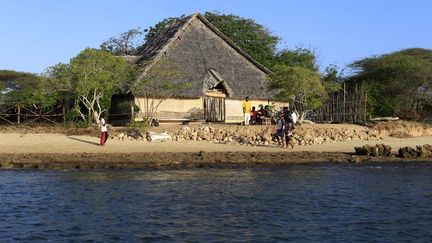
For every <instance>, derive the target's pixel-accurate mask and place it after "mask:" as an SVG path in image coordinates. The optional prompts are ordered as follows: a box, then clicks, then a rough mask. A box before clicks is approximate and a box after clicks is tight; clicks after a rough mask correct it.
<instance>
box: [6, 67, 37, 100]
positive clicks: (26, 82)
mask: <svg viewBox="0 0 432 243" xmlns="http://www.w3.org/2000/svg"><path fill="white" fill-rule="evenodd" d="M40 81H41V77H40V76H38V75H35V74H32V73H25V72H16V71H11V70H0V91H1V96H2V100H3V102H21V103H26V104H37V105H39V103H40V102H39V101H38V100H37V97H36V96H35V94H34V90H35V89H36V88H37V86H38V85H39V83H40Z"/></svg>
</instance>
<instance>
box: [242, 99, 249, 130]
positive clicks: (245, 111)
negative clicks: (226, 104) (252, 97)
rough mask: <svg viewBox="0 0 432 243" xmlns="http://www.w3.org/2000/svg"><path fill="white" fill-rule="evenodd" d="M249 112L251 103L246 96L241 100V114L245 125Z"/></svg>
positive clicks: (247, 122) (247, 121) (247, 123)
mask: <svg viewBox="0 0 432 243" xmlns="http://www.w3.org/2000/svg"><path fill="white" fill-rule="evenodd" d="M250 112H251V103H250V101H249V97H246V99H245V101H243V116H244V124H245V125H249V122H250Z"/></svg>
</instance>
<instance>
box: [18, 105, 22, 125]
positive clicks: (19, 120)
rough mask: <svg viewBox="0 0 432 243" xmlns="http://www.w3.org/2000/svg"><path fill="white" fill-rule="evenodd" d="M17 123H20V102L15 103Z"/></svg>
mask: <svg viewBox="0 0 432 243" xmlns="http://www.w3.org/2000/svg"><path fill="white" fill-rule="evenodd" d="M17 123H18V125H19V124H20V123H21V107H20V104H19V103H18V104H17Z"/></svg>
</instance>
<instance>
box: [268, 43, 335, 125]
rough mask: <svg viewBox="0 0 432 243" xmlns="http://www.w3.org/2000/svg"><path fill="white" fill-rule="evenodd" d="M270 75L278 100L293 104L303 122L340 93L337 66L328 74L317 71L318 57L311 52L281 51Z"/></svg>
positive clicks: (300, 49) (301, 49)
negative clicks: (332, 95) (333, 94)
mask: <svg viewBox="0 0 432 243" xmlns="http://www.w3.org/2000/svg"><path fill="white" fill-rule="evenodd" d="M275 62H276V63H277V64H276V65H275V66H273V68H272V71H273V72H272V73H271V74H270V75H269V76H268V79H269V89H273V90H277V94H276V97H275V98H276V99H277V100H280V101H283V102H288V103H291V104H292V106H293V107H294V109H295V110H296V111H297V112H299V113H300V119H299V120H300V121H302V120H304V119H305V118H306V116H307V115H308V113H310V112H311V111H313V110H314V109H317V108H319V107H321V106H322V104H323V103H324V102H325V101H326V100H327V99H328V97H329V94H332V93H335V92H338V91H339V90H340V83H339V77H338V71H337V67H335V66H329V67H327V68H326V70H325V73H324V74H321V73H320V72H319V69H318V65H317V61H316V54H315V53H314V52H313V51H311V50H308V49H304V48H297V49H294V50H282V51H281V52H279V53H278V54H277V55H276V57H275Z"/></svg>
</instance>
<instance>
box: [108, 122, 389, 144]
mask: <svg viewBox="0 0 432 243" xmlns="http://www.w3.org/2000/svg"><path fill="white" fill-rule="evenodd" d="M167 132H168V134H169V135H170V136H171V139H172V141H179V142H181V141H208V142H214V143H226V144H233V145H245V146H259V145H272V144H273V145H276V144H277V140H276V137H275V132H276V131H275V126H270V125H269V126H264V125H263V126H233V125H218V126H207V125H204V126H185V127H181V128H177V129H172V130H168V131H167ZM111 138H112V139H114V140H120V141H124V140H140V141H147V140H148V139H147V136H146V133H145V132H143V131H142V130H140V129H137V128H128V129H123V130H119V131H116V132H114V131H113V132H112V134H111ZM380 138H381V137H380V136H379V134H378V133H377V132H376V131H374V130H373V129H369V128H367V127H358V128H355V129H347V128H344V127H320V126H315V125H302V126H296V129H295V130H294V135H293V138H292V144H294V145H298V146H305V145H312V144H324V143H335V142H342V141H347V140H355V139H362V140H363V139H364V140H379V139H380Z"/></svg>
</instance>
